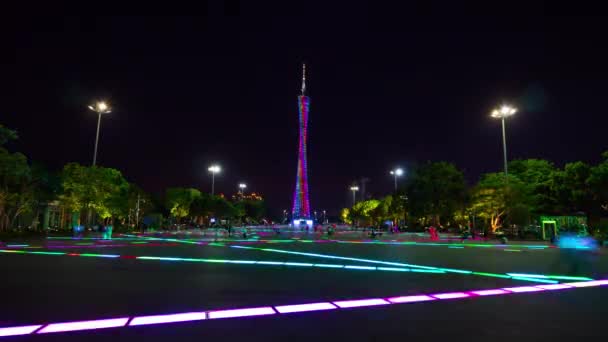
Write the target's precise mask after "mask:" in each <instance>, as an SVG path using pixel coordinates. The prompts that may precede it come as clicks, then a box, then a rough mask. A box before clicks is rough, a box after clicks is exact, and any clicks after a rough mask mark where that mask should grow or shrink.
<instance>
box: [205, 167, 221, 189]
mask: <svg viewBox="0 0 608 342" xmlns="http://www.w3.org/2000/svg"><path fill="white" fill-rule="evenodd" d="M207 170H208V171H209V172H211V196H213V195H214V194H215V174H216V173H219V172H220V171H222V168H221V167H220V166H219V165H211V166H209V168H208V169H207Z"/></svg>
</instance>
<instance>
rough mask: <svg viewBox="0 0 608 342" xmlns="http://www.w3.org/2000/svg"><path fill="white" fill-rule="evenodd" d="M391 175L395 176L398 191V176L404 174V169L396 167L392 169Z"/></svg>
mask: <svg viewBox="0 0 608 342" xmlns="http://www.w3.org/2000/svg"><path fill="white" fill-rule="evenodd" d="M391 175H393V176H395V191H397V177H400V176H401V175H403V169H401V168H396V169H394V170H391Z"/></svg>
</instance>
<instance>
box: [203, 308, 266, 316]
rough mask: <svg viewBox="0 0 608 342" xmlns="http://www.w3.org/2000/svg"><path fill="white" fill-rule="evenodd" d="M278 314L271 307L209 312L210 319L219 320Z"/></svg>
mask: <svg viewBox="0 0 608 342" xmlns="http://www.w3.org/2000/svg"><path fill="white" fill-rule="evenodd" d="M274 314H276V312H275V311H274V310H273V309H272V307H270V306H265V307H261V308H249V309H232V310H219V311H209V313H208V316H209V319H217V318H233V317H248V316H262V315H274Z"/></svg>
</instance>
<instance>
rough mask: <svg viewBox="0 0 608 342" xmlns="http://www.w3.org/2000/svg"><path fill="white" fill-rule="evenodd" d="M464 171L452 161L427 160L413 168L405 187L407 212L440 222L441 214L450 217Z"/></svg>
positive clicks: (458, 198) (459, 196)
mask: <svg viewBox="0 0 608 342" xmlns="http://www.w3.org/2000/svg"><path fill="white" fill-rule="evenodd" d="M465 188H466V186H465V182H464V175H463V174H462V172H461V171H460V170H458V169H457V168H456V166H454V165H453V164H450V163H446V162H435V163H427V164H424V165H422V166H420V167H419V168H418V169H417V170H415V172H414V174H413V176H412V179H411V181H410V184H409V185H408V187H407V196H408V198H409V203H410V208H409V209H410V213H411V214H412V215H413V216H415V217H417V218H422V219H423V220H426V218H430V220H431V222H432V223H433V224H435V225H440V223H441V217H451V216H453V215H454V212H455V211H456V209H457V208H458V205H459V203H462V201H463V199H464V196H465Z"/></svg>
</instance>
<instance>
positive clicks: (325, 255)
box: [170, 239, 592, 283]
mask: <svg viewBox="0 0 608 342" xmlns="http://www.w3.org/2000/svg"><path fill="white" fill-rule="evenodd" d="M170 240H171V241H175V242H181V241H185V240H181V239H170ZM210 245H211V244H210ZM214 245H217V244H214ZM230 247H232V248H241V249H253V250H259V251H265V252H275V253H286V254H294V255H304V256H311V257H320V258H329V259H339V260H349V261H358V262H367V263H375V264H383V265H390V266H399V267H401V268H410V269H417V268H419V269H426V270H429V271H431V270H435V271H440V273H443V272H449V273H460V274H471V275H478V276H485V277H495V278H505V279H514V280H521V281H530V282H539V283H558V281H555V280H550V279H541V278H538V277H525V276H510V275H503V274H497V273H488V272H474V271H468V270H460V269H453V268H443V267H432V266H423V265H414V264H404V263H396V262H388V261H379V260H370V259H360V258H351V257H341V256H336V255H327V254H317V253H305V252H294V251H287V250H280V249H270V248H259V247H251V246H240V245H232V246H230ZM376 270H381V271H386V270H388V269H387V268H386V267H381V268H376ZM418 272H421V271H418ZM429 273H431V272H429ZM577 279H578V280H592V279H591V278H587V277H577Z"/></svg>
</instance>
